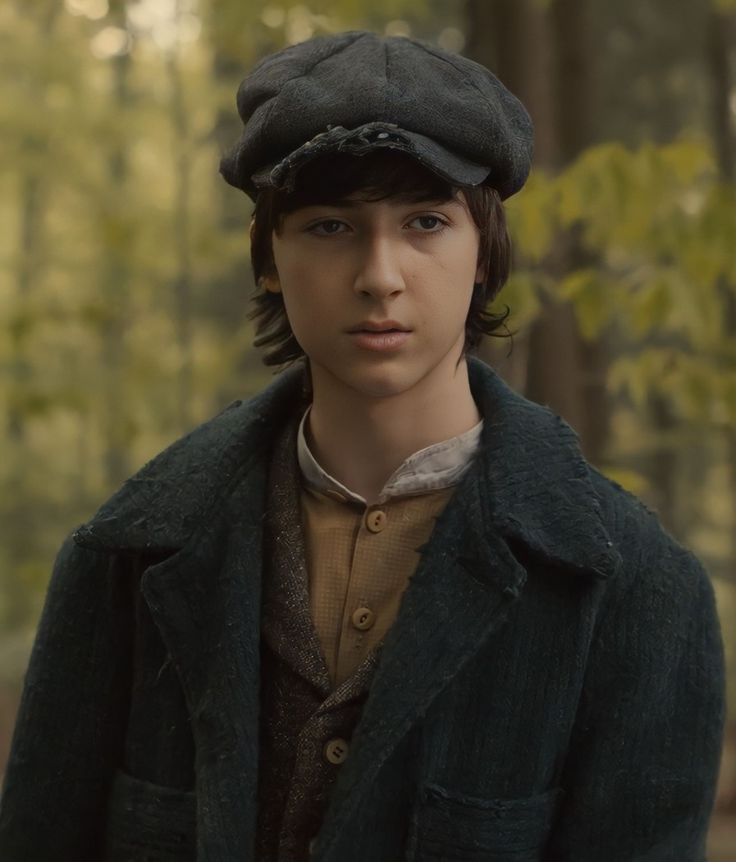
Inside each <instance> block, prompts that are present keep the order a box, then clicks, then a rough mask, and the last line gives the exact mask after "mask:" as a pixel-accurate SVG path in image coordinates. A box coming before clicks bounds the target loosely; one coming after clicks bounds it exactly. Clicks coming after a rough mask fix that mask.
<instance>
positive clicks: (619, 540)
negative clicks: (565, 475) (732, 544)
mask: <svg viewBox="0 0 736 862" xmlns="http://www.w3.org/2000/svg"><path fill="white" fill-rule="evenodd" d="M588 469H589V475H590V480H591V483H592V485H593V489H594V491H595V494H596V496H597V498H598V500H599V503H600V511H601V516H602V518H603V522H604V525H605V527H606V530H607V532H608V534H609V535H610V537H611V540H612V542H613V544H614V546H615V547H616V548H617V550H618V551H619V553H620V554H621V557H622V560H623V565H622V566H621V569H620V573H619V577H620V579H621V587H622V588H623V589H627V588H629V587H631V586H632V585H633V583H634V582H640V581H642V580H644V581H646V582H647V584H648V586H649V587H651V589H652V590H654V591H658V590H660V589H666V590H668V591H671V590H673V589H677V590H680V591H681V594H682V595H683V596H690V597H693V595H695V594H699V593H701V591H702V590H705V592H706V593H708V594H712V586H711V582H710V576H709V575H708V573H707V571H706V570H705V568H704V566H703V564H702V562H701V561H700V560H699V559H698V557H697V556H696V555H695V554H694V553H693V552H692V551H691V550H690V549H689V548H687V547H686V546H685V545H683V544H682V543H681V542H680V541H679V540H678V539H676V538H675V537H674V536H673V535H672V534H671V533H670V532H669V531H668V530H667V529H666V528H665V527H664V525H663V524H662V522H661V521H660V519H659V516H658V515H657V513H656V512H655V511H654V510H652V509H651V508H650V507H649V506H647V505H646V503H644V502H643V501H642V500H641V499H639V497H637V496H636V495H635V494H633V493H632V492H631V491H628V490H627V489H626V488H624V487H622V486H621V485H620V484H619V483H618V482H616V481H614V480H613V479H610V478H609V477H607V476H605V475H604V474H603V473H602V472H601V471H600V470H598V469H597V468H595V467H593V466H592V465H588Z"/></svg>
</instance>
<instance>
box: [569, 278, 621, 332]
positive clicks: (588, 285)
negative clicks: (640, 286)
mask: <svg viewBox="0 0 736 862" xmlns="http://www.w3.org/2000/svg"><path fill="white" fill-rule="evenodd" d="M613 287H614V285H613V283H612V282H611V281H610V279H607V278H606V276H605V275H604V273H602V272H600V271H599V270H595V269H580V270H576V271H575V272H572V273H570V274H569V275H567V276H565V278H563V279H562V280H561V281H560V282H559V284H558V288H557V292H558V295H559V296H560V297H561V298H563V299H569V300H570V301H572V303H573V306H574V308H575V315H576V317H577V321H578V325H579V327H580V332H581V333H582V335H583V338H585V339H587V340H588V341H590V340H592V339H594V338H595V337H596V336H598V335H599V334H600V332H601V330H602V329H603V327H604V326H605V325H606V324H607V323H608V321H609V319H610V318H611V290H612V289H613Z"/></svg>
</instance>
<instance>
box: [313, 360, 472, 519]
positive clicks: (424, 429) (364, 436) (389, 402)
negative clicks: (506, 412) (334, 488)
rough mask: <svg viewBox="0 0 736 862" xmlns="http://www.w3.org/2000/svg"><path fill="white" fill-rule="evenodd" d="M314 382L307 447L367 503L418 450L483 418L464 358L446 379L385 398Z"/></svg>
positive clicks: (458, 432)
mask: <svg viewBox="0 0 736 862" xmlns="http://www.w3.org/2000/svg"><path fill="white" fill-rule="evenodd" d="M424 382H425V381H423V383H424ZM313 384H316V385H314V395H313V401H312V409H311V411H310V414H309V419H308V422H307V426H306V429H307V441H308V443H309V448H310V449H311V451H312V453H313V454H314V457H315V458H316V459H317V461H318V462H319V464H320V465H321V466H322V468H323V469H324V470H326V471H327V472H328V473H329V474H330V475H331V476H334V477H335V478H336V479H337V480H338V481H339V482H341V483H342V484H343V485H345V487H346V488H349V489H350V490H351V491H353V492H355V493H357V494H360V496H362V497H364V498H365V499H366V501H367V502H368V503H371V502H373V501H374V500H375V499H376V498H377V497H378V495H379V494H380V492H381V490H382V488H383V486H384V485H385V484H386V481H387V480H388V478H389V477H390V476H391V474H392V473H393V472H394V471H395V470H396V469H397V468H398V467H399V466H400V465H401V464H402V463H403V461H405V460H406V458H408V457H409V456H410V455H412V454H413V453H414V452H417V451H418V450H420V449H424V448H425V447H426V446H431V445H432V444H433V443H439V442H440V441H442V440H447V439H449V438H451V437H456V436H457V435H458V434H463V433H464V432H465V431H469V430H470V429H471V428H472V427H474V426H475V425H477V424H478V422H479V421H480V419H481V417H480V414H479V412H478V408H477V406H476V404H475V401H474V400H473V397H472V394H471V392H470V383H469V380H468V368H467V363H466V362H465V359H463V360H462V361H461V362H460V363H459V364H458V366H457V368H456V369H454V373H452V374H451V375H445V378H444V379H443V380H442V381H435V380H432V381H426V385H421V384H420V385H416V386H414V387H412V389H411V390H410V391H408V392H403V393H399V394H397V395H393V396H389V397H383V398H367V397H366V396H365V395H364V394H362V393H359V392H356V390H354V389H351V388H349V387H344V388H342V389H336V388H334V387H333V386H329V387H322V386H320V385H319V380H315V379H314V377H313Z"/></svg>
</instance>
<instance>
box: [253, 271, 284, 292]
mask: <svg viewBox="0 0 736 862" xmlns="http://www.w3.org/2000/svg"><path fill="white" fill-rule="evenodd" d="M258 287H260V288H261V290H267V291H268V292H269V293H281V281H280V280H279V277H278V274H275V275H262V276H261V277H260V278H259V279H258Z"/></svg>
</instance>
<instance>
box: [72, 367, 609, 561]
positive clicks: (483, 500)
mask: <svg viewBox="0 0 736 862" xmlns="http://www.w3.org/2000/svg"><path fill="white" fill-rule="evenodd" d="M468 374H469V380H470V388H471V392H472V394H473V397H474V398H475V401H476V404H477V405H478V409H479V411H480V413H481V415H482V417H483V420H484V421H483V427H482V431H481V440H480V448H479V450H478V455H477V457H476V459H475V460H474V461H473V467H472V469H471V470H470V471H469V473H468V475H466V476H465V477H464V479H463V484H462V485H461V486H460V487H459V488H458V493H460V492H461V491H463V489H465V488H474V489H476V490H475V491H473V493H477V494H478V497H479V500H478V501H477V510H480V511H481V513H482V518H483V524H482V525H481V526H482V528H483V529H488V528H489V527H494V528H496V529H497V530H498V531H499V532H501V533H502V534H504V535H505V536H507V537H508V538H510V539H513V540H516V541H520V542H522V543H523V544H524V545H526V546H527V548H529V549H530V550H531V551H532V552H534V553H536V554H539V555H541V556H542V557H544V558H547V559H549V560H552V561H554V562H556V563H560V564H563V566H564V567H565V568H567V569H569V570H571V571H581V570H585V571H591V570H593V571H594V572H596V573H597V574H598V575H599V576H601V577H605V576H607V575H609V574H611V573H612V572H613V571H614V570H615V569H616V568H617V567H618V565H619V564H620V562H621V557H620V555H619V553H618V551H617V550H616V549H615V548H614V547H613V543H612V542H611V540H610V537H609V535H608V533H607V531H606V527H605V525H604V521H603V515H602V509H601V501H600V500H599V498H598V495H597V493H596V491H595V489H594V487H593V483H592V480H591V468H590V466H589V465H588V463H587V462H586V460H585V459H584V457H583V455H582V453H581V451H580V447H579V443H578V437H577V435H576V434H575V432H574V431H573V430H572V428H570V426H569V425H568V424H567V423H566V422H565V421H564V420H563V419H561V418H560V417H559V416H557V415H556V414H555V413H553V412H552V411H551V410H549V409H548V408H547V407H543V406H541V405H539V404H536V403H534V402H532V401H529V400H527V399H526V398H524V397H523V396H522V395H519V394H518V393H517V392H514V390H512V389H511V388H510V387H509V386H508V385H507V384H506V383H505V382H504V381H503V380H502V379H501V378H500V377H499V376H498V375H497V374H496V372H495V371H494V370H493V369H492V368H490V367H489V366H488V365H486V364H485V363H483V362H481V361H480V360H479V359H476V358H474V357H470V358H469V359H468ZM307 403H308V402H307V399H306V395H305V387H304V370H303V368H302V367H296V368H291V369H289V370H287V371H285V372H283V373H281V374H280V375H279V376H278V377H277V379H276V380H275V381H274V382H273V383H271V384H270V386H268V387H267V388H266V389H265V390H263V391H262V392H261V393H260V394H259V395H257V396H256V397H255V398H252V399H251V400H249V401H247V402H240V401H236V402H234V403H233V404H231V405H230V407H228V408H227V409H226V410H224V411H223V412H222V413H220V414H218V415H217V416H216V417H215V418H214V419H211V420H209V421H208V422H205V423H204V424H202V425H200V426H199V427H197V428H195V429H194V430H193V431H192V432H190V433H189V434H187V435H186V436H184V437H182V438H180V439H179V440H177V441H176V442H174V443H173V444H172V445H171V446H169V447H168V448H167V449H165V450H164V451H163V452H161V453H160V454H159V455H157V456H156V457H155V458H153V459H152V460H151V461H149V462H148V463H147V464H146V465H145V466H144V467H143V468H141V470H139V471H138V472H137V473H136V474H135V475H133V476H132V477H131V478H130V479H128V480H127V481H126V482H125V483H124V484H123V486H122V487H121V488H120V489H119V490H118V491H117V493H115V494H114V495H113V496H112V497H111V498H110V499H109V500H108V501H107V502H106V503H105V504H104V505H103V506H102V507H101V508H100V510H99V511H98V512H97V514H96V515H95V516H94V517H93V518H92V519H91V520H90V521H89V522H87V523H86V524H84V525H83V526H82V527H80V528H79V529H78V530H76V531H75V533H74V538H75V541H76V542H77V543H78V544H81V545H85V546H87V547H91V548H94V549H95V550H107V551H113V550H117V551H133V552H136V551H137V552H143V551H154V550H156V551H159V550H176V549H179V548H181V547H183V546H184V545H185V544H186V543H187V541H188V540H189V539H190V538H191V537H192V536H193V535H194V534H195V532H196V531H197V529H198V528H199V527H200V526H201V525H202V524H206V523H207V522H208V519H209V518H211V517H213V516H215V515H216V514H217V512H218V511H219V508H220V507H221V504H222V503H223V501H224V500H226V499H227V497H228V496H229V495H230V494H231V493H232V490H233V489H234V487H235V485H236V484H238V483H239V482H242V481H248V480H249V479H254V480H255V476H256V474H257V475H258V476H261V477H262V474H263V472H264V471H265V470H266V469H267V465H268V461H269V457H270V452H271V449H272V447H273V439H274V436H275V435H274V429H276V428H280V427H283V423H285V422H287V421H289V420H290V419H293V417H294V415H295V413H296V415H298V413H297V410H298V411H299V412H303V411H304V410H305V408H306V405H307ZM468 480H471V481H472V484H467V485H466V482H468ZM475 480H477V481H475Z"/></svg>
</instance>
